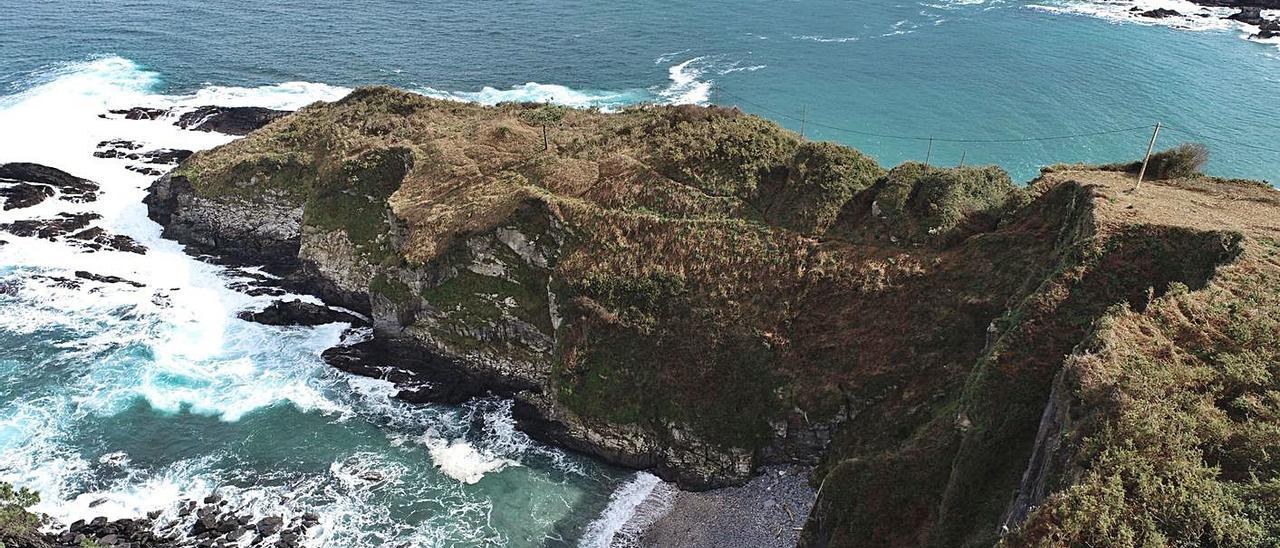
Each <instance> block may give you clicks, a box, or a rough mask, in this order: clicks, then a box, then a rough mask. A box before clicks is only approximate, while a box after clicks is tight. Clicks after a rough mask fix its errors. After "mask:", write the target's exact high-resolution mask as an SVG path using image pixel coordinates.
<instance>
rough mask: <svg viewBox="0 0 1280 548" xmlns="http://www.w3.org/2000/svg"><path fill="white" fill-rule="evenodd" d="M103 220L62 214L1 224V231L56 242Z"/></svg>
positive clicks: (87, 214)
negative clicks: (96, 221) (94, 222)
mask: <svg viewBox="0 0 1280 548" xmlns="http://www.w3.org/2000/svg"><path fill="white" fill-rule="evenodd" d="M100 218H102V216H101V215H98V214H96V213H62V214H60V215H58V216H57V217H54V218H52V219H25V220H21V221H14V222H12V223H6V224H0V230H3V231H5V232H8V233H10V234H13V235H14V236H21V237H25V238H33V237H34V238H43V239H46V240H55V239H57V238H58V237H60V236H66V235H67V234H69V233H71V232H74V231H77V230H80V229H83V228H85V227H87V226H89V223H90V222H91V221H95V220H98V219H100Z"/></svg>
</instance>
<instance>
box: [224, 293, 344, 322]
mask: <svg viewBox="0 0 1280 548" xmlns="http://www.w3.org/2000/svg"><path fill="white" fill-rule="evenodd" d="M237 317H238V318H240V319H242V320H246V321H250V322H256V323H260V324H264V325H308V326H310V325H323V324H327V323H336V322H344V323H349V324H352V325H366V324H367V323H368V322H366V321H365V320H363V319H361V318H360V317H358V316H355V315H354V314H350V313H347V312H343V311H341V310H334V309H332V308H329V307H327V306H325V305H322V304H312V303H308V302H304V301H300V300H296V299H295V300H289V301H276V302H274V303H271V305H270V306H268V307H267V308H265V309H263V310H259V311H257V312H252V311H245V312H241V313H240V314H238V315H237Z"/></svg>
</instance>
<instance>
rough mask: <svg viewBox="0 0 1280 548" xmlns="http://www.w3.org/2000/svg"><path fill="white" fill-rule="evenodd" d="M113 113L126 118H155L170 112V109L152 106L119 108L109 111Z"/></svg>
mask: <svg viewBox="0 0 1280 548" xmlns="http://www.w3.org/2000/svg"><path fill="white" fill-rule="evenodd" d="M108 112H110V113H111V114H119V115H124V118H125V119H126V120H155V119H157V118H160V117H162V116H164V115H166V114H168V113H169V109H164V108H150V107H133V108H130V109H118V110H111V111H108Z"/></svg>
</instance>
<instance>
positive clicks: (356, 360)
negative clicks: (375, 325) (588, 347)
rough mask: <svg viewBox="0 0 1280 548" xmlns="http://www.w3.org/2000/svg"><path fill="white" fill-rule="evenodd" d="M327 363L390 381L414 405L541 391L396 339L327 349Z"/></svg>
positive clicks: (347, 370)
mask: <svg viewBox="0 0 1280 548" xmlns="http://www.w3.org/2000/svg"><path fill="white" fill-rule="evenodd" d="M321 357H322V358H323V359H324V361H325V363H328V364H329V365H331V366H333V367H335V368H337V369H340V370H342V371H346V372H348V373H351V374H354V375H360V376H364V377H373V378H378V379H383V380H386V381H390V382H392V383H394V384H395V385H396V388H399V389H400V392H399V393H397V394H396V398H399V399H401V400H404V401H408V402H412V403H443V404H446V405H457V404H460V403H463V402H466V401H468V400H470V399H473V398H476V397H480V396H484V395H486V394H490V393H492V394H497V395H500V396H509V395H511V394H514V393H516V392H522V391H536V390H538V388H537V387H536V386H534V385H532V384H529V383H527V382H521V381H519V380H516V379H505V380H497V381H496V380H495V379H494V378H493V377H492V376H482V375H475V374H472V373H470V372H469V371H467V370H466V369H464V368H462V367H458V365H457V364H454V363H451V362H446V361H445V360H444V359H443V358H440V357H438V356H433V355H428V354H424V353H423V352H422V349H421V348H420V347H417V346H413V345H409V344H401V343H398V342H397V341H395V340H387V339H372V340H368V341H365V342H361V343H357V344H353V345H349V346H335V347H333V348H330V349H328V350H325V351H324V352H323V353H322V354H321Z"/></svg>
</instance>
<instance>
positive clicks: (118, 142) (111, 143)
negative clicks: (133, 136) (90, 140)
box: [98, 139, 142, 150]
mask: <svg viewBox="0 0 1280 548" xmlns="http://www.w3.org/2000/svg"><path fill="white" fill-rule="evenodd" d="M98 148H100V149H101V148H114V149H121V148H122V149H125V150H138V149H140V148H142V144H141V143H135V142H133V141H130V140H128V139H111V140H107V141H100V142H99V143H98Z"/></svg>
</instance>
